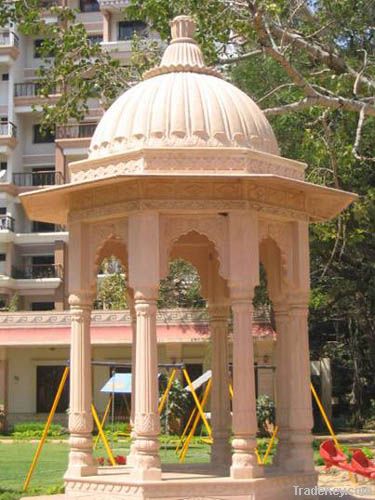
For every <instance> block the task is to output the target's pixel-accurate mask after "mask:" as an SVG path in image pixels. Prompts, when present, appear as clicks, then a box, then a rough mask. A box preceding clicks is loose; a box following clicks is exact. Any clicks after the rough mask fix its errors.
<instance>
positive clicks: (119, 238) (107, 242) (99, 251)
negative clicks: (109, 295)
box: [89, 219, 128, 282]
mask: <svg viewBox="0 0 375 500" xmlns="http://www.w3.org/2000/svg"><path fill="white" fill-rule="evenodd" d="M127 246H128V221H127V220H126V219H121V220H116V221H108V222H106V223H104V222H98V223H95V224H90V237H89V263H90V267H91V268H92V280H93V282H96V273H97V269H98V266H99V265H100V264H101V262H102V260H103V258H105V257H109V256H111V255H115V257H117V258H118V259H119V260H121V261H122V263H123V265H124V266H126V265H127Z"/></svg>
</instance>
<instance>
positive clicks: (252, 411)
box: [228, 211, 263, 479]
mask: <svg viewBox="0 0 375 500" xmlns="http://www.w3.org/2000/svg"><path fill="white" fill-rule="evenodd" d="M229 244H230V248H229V256H230V257H229V281H228V286H229V290H230V300H231V304H232V312H233V392H234V395H233V418H232V432H233V440H232V447H233V455H232V466H231V477H232V478H234V479H247V478H254V477H259V476H260V475H262V473H263V470H262V468H261V467H259V466H258V464H257V457H256V454H255V448H256V433H257V418H256V400H255V373H254V346H253V336H252V313H253V306H252V299H253V295H254V287H255V286H256V285H257V284H258V282H259V249H258V217H257V213H256V212H255V211H236V212H231V213H230V214H229Z"/></svg>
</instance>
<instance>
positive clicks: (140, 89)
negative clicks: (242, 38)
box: [89, 16, 279, 159]
mask: <svg viewBox="0 0 375 500" xmlns="http://www.w3.org/2000/svg"><path fill="white" fill-rule="evenodd" d="M194 30H195V26H194V23H193V21H192V20H191V18H189V17H187V16H179V17H177V18H176V19H174V21H173V22H172V41H171V43H170V45H169V46H168V47H167V49H166V51H165V53H164V56H163V58H162V60H161V63H160V66H158V67H156V68H154V69H152V70H150V71H148V72H147V73H145V75H144V81H142V82H141V83H139V84H138V85H135V86H134V87H133V88H131V89H130V90H127V91H126V92H125V93H124V94H123V95H122V96H120V97H119V98H118V99H117V100H116V101H115V102H114V103H113V104H112V106H111V107H110V108H109V109H108V111H107V112H106V113H105V114H104V116H103V118H102V119H101V121H100V122H99V124H98V126H97V128H96V131H95V134H94V136H93V138H92V141H91V145H90V152H89V158H90V159H96V158H103V157H107V156H108V155H112V154H118V153H125V152H127V151H131V150H134V149H137V148H140V147H144V146H151V147H153V148H155V147H178V148H191V147H200V148H205V147H209V148H212V147H213V148H220V147H241V148H244V147H245V148H249V149H251V150H255V151H261V152H264V153H271V154H273V155H278V154H279V149H278V145H277V141H276V138H275V136H274V133H273V131H272V128H271V126H270V124H269V123H268V121H267V119H266V117H265V116H264V114H263V112H262V111H261V109H260V108H259V107H258V106H257V105H256V104H255V103H254V101H252V99H250V97H249V96H247V95H246V94H245V93H244V92H242V91H241V90H239V89H238V88H237V87H235V86H234V85H232V84H230V83H228V82H226V81H225V80H223V79H222V78H221V75H220V73H218V72H217V71H216V70H213V69H211V68H208V67H206V66H205V64H204V61H203V56H202V52H201V50H200V48H199V47H198V45H197V44H196V42H195V41H194V39H193V35H194Z"/></svg>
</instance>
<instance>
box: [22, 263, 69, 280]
mask: <svg viewBox="0 0 375 500" xmlns="http://www.w3.org/2000/svg"><path fill="white" fill-rule="evenodd" d="M12 278H14V279H27V280H39V279H46V278H58V279H60V280H61V279H62V278H63V268H62V266H61V265H60V264H30V265H28V266H24V267H23V268H16V267H13V268H12Z"/></svg>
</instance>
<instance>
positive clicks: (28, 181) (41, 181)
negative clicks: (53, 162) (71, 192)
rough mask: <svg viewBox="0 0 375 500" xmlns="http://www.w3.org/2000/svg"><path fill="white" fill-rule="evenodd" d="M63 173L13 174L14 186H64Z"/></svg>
mask: <svg viewBox="0 0 375 500" xmlns="http://www.w3.org/2000/svg"><path fill="white" fill-rule="evenodd" d="M64 182H65V179H64V177H63V175H62V173H61V172H55V171H54V170H51V171H50V172H45V171H40V172H20V173H15V174H13V184H15V185H16V186H20V187H38V186H56V185H60V184H64Z"/></svg>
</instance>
